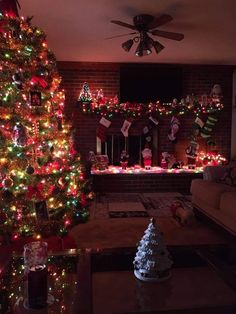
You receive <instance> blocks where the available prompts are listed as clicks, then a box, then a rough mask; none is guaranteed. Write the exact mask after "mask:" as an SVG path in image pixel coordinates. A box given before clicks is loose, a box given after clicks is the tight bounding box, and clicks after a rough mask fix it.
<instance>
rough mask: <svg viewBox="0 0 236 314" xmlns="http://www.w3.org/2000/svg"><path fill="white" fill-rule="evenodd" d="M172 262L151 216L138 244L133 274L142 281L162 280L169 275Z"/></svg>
mask: <svg viewBox="0 0 236 314" xmlns="http://www.w3.org/2000/svg"><path fill="white" fill-rule="evenodd" d="M172 263H173V262H172V260H171V258H170V254H169V252H168V250H167V249H166V246H165V244H164V241H163V237H162V234H161V232H160V230H159V229H158V227H157V225H156V223H155V220H154V218H152V219H151V222H150V224H149V225H148V228H147V230H146V231H145V233H144V236H143V237H142V239H141V241H140V243H139V246H138V251H137V253H136V256H135V259H134V274H135V276H136V277H137V278H138V279H140V280H142V281H163V280H166V279H168V278H169V277H170V274H171V273H170V269H171V266H172Z"/></svg>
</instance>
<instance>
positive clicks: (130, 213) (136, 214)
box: [109, 211, 149, 218]
mask: <svg viewBox="0 0 236 314" xmlns="http://www.w3.org/2000/svg"><path fill="white" fill-rule="evenodd" d="M109 217H110V218H134V217H136V218H137V217H141V218H143V217H149V215H148V213H147V212H146V211H123V212H122V211H119V212H118V211H115V212H112V211H109Z"/></svg>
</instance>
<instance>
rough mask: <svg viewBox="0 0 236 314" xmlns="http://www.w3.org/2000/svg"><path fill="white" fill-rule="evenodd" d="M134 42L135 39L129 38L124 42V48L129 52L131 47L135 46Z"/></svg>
mask: <svg viewBox="0 0 236 314" xmlns="http://www.w3.org/2000/svg"><path fill="white" fill-rule="evenodd" d="M133 43H134V41H133V39H129V40H127V41H125V42H124V43H123V44H122V48H123V49H124V50H125V51H127V52H129V51H130V49H131V47H132V46H133Z"/></svg>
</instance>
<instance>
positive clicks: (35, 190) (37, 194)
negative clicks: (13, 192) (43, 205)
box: [26, 184, 44, 200]
mask: <svg viewBox="0 0 236 314" xmlns="http://www.w3.org/2000/svg"><path fill="white" fill-rule="evenodd" d="M42 190H43V185H42V184H38V185H37V186H32V185H30V186H28V191H27V195H26V197H27V198H28V199H30V200H31V199H32V198H34V199H36V200H43V199H44V197H43V194H42Z"/></svg>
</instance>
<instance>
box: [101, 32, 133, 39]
mask: <svg viewBox="0 0 236 314" xmlns="http://www.w3.org/2000/svg"><path fill="white" fill-rule="evenodd" d="M137 33H138V32H132V33H127V34H122V35H116V36H112V37H106V38H105V39H113V38H117V37H123V36H128V35H134V34H137Z"/></svg>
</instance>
